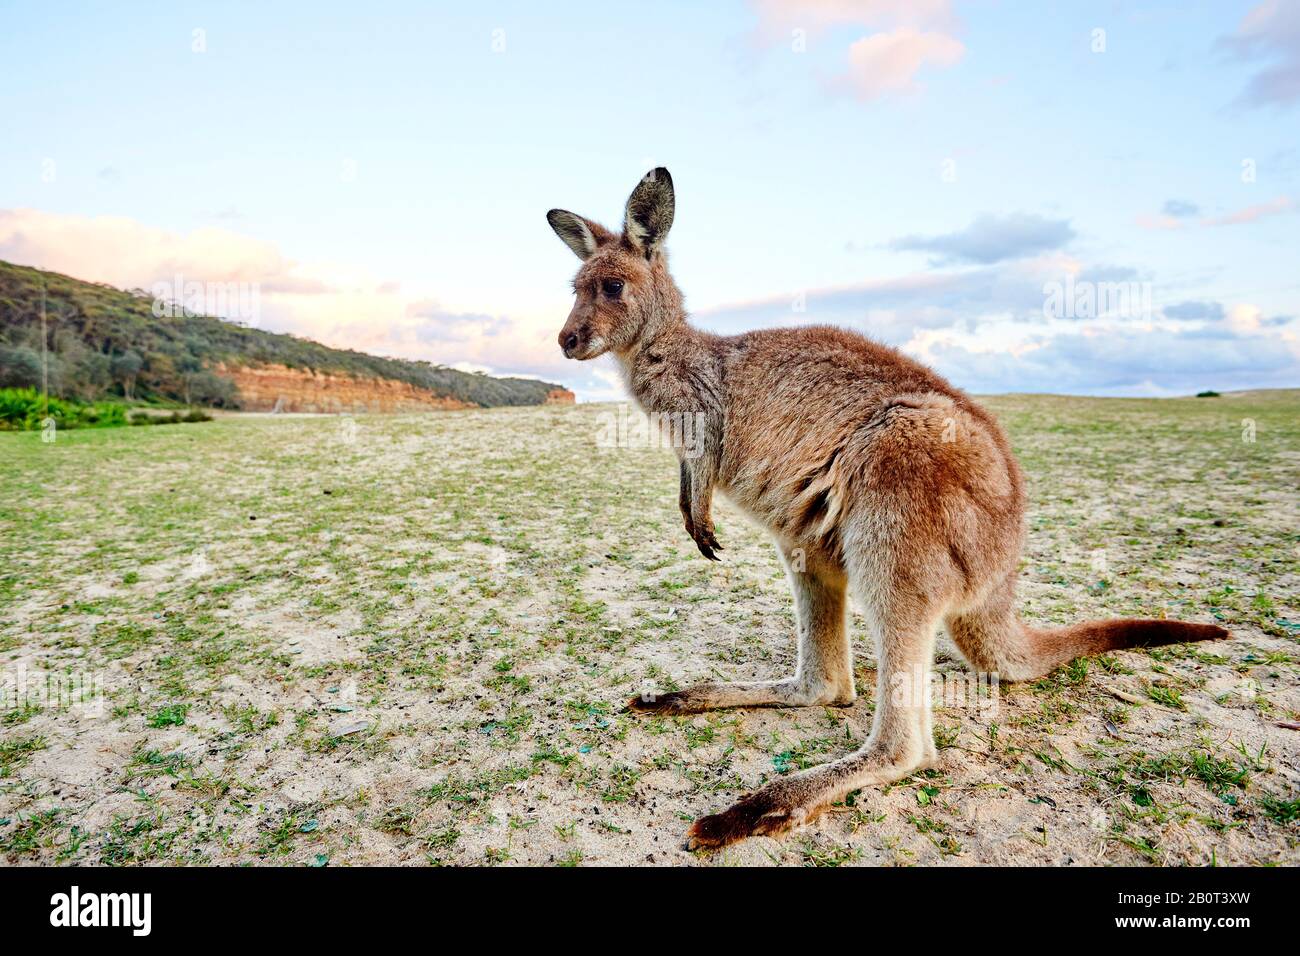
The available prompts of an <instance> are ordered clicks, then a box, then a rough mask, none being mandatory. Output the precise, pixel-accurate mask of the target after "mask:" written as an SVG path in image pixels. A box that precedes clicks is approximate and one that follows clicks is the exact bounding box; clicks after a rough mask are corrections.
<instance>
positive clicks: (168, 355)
mask: <svg viewBox="0 0 1300 956" xmlns="http://www.w3.org/2000/svg"><path fill="white" fill-rule="evenodd" d="M42 285H43V286H44V288H45V316H46V333H45V336H46V340H45V345H46V348H47V349H48V361H47V369H46V372H47V374H48V387H49V390H50V393H51V394H54V395H58V396H60V397H65V398H77V399H82V400H87V401H90V400H96V399H103V398H108V397H119V398H123V399H127V400H133V401H155V402H183V403H185V404H197V405H208V406H213V407H218V408H241V409H245V410H253V411H270V410H273V409H275V410H280V411H335V412H337V411H358V412H360V411H376V412H389V411H416V410H423V409H446V408H466V407H471V406H481V407H485V408H487V407H494V406H501V405H542V404H551V403H568V402H572V401H573V395H572V393H570V392H568V391H566V390H565V389H563V388H562V387H561V386H558V385H554V384H551V383H548V382H540V381H536V380H534V379H524V378H494V377H492V376H489V375H482V374H474V373H469V372H462V371H459V370H457V369H451V368H447V367H445V366H442V365H434V364H432V363H429V362H415V361H408V360H405V359H391V358H382V357H379V356H375V355H367V354H366V353H364V352H354V351H351V350H344V349H333V348H329V347H328V346H325V345H321V344H320V343H319V342H313V341H311V340H309V339H303V338H298V337H297V336H294V335H284V334H280V333H275V332H267V331H264V330H262V329H254V328H248V327H246V326H242V325H238V324H236V323H234V322H228V321H225V320H223V319H218V318H213V317H211V316H205V315H193V314H189V313H186V314H182V315H178V316H175V317H172V316H163V317H159V316H156V315H155V314H154V308H153V299H152V298H151V297H150V296H149V295H147V294H146V293H144V292H141V291H139V290H134V291H130V292H126V291H123V290H121V289H115V288H113V287H112V286H108V285H101V284H99V283H93V282H83V281H81V280H79V279H74V278H71V277H69V276H65V275H60V274H59V273H56V272H43V271H41V270H38V269H31V268H27V267H25V266H17V265H13V264H11V263H8V262H0V387H5V386H13V387H25V386H33V387H38V388H39V387H41V385H42V381H43V375H42V359H41V351H42V350H41V288H42Z"/></svg>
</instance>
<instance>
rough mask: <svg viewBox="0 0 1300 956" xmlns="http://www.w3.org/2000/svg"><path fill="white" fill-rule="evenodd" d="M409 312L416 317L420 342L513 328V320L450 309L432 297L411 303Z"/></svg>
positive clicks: (468, 338) (466, 338)
mask: <svg viewBox="0 0 1300 956" xmlns="http://www.w3.org/2000/svg"><path fill="white" fill-rule="evenodd" d="M406 314H407V316H408V317H409V318H412V319H415V320H417V324H416V325H415V326H414V332H415V337H416V338H417V339H419V340H420V341H421V342H438V343H447V342H469V341H472V340H474V339H477V338H479V337H481V336H487V337H489V338H492V337H495V336H499V335H504V334H506V333H508V332H510V331H511V330H512V329H513V328H514V323H513V322H511V321H510V319H508V318H505V317H503V316H492V315H484V314H481V313H470V312H448V311H447V310H445V309H443V308H442V307H441V306H439V305H438V303H437V302H435V301H433V300H432V299H423V300H421V301H419V302H412V303H411V304H410V305H408V306H407V307H406Z"/></svg>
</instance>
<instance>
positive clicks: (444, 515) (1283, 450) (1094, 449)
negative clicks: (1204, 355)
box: [0, 392, 1300, 866]
mask: <svg viewBox="0 0 1300 956" xmlns="http://www.w3.org/2000/svg"><path fill="white" fill-rule="evenodd" d="M988 404H989V405H990V407H991V408H992V409H993V410H994V411H995V412H996V413H997V414H998V415H999V416H1000V417H1001V418H1002V420H1003V421H1004V422H1005V423H1006V424H1007V427H1008V429H1009V431H1010V433H1011V435H1012V439H1013V442H1014V444H1015V446H1016V450H1017V453H1018V454H1019V456H1020V458H1021V462H1022V464H1023V465H1024V469H1025V472H1026V477H1027V480H1028V482H1029V495H1030V501H1031V506H1030V510H1029V515H1028V519H1027V531H1028V534H1027V542H1026V549H1025V555H1024V561H1023V563H1022V568H1021V582H1020V591H1021V606H1022V608H1023V611H1024V614H1025V616H1026V618H1027V619H1029V620H1031V621H1033V622H1034V623H1036V624H1040V625H1052V624H1061V623H1065V622H1069V621H1074V620H1080V619H1083V618H1092V617H1113V616H1120V615H1136V616H1144V617H1146V616H1160V615H1167V616H1170V617H1180V618H1186V619H1190V620H1200V621H1214V620H1217V621H1221V622H1222V623H1223V624H1224V626H1226V627H1228V628H1229V629H1230V630H1231V631H1232V634H1233V637H1232V639H1231V640H1229V641H1225V642H1222V643H1218V644H1214V645H1189V646H1175V647H1167V648H1153V649H1151V650H1149V651H1132V652H1121V653H1115V654H1111V655H1108V656H1106V657H1104V658H1099V659H1094V660H1091V661H1077V662H1072V663H1071V664H1068V665H1066V666H1065V667H1062V668H1059V669H1058V670H1057V671H1055V672H1054V673H1052V674H1050V675H1048V676H1046V677H1044V678H1042V679H1041V680H1038V681H1034V682H1032V683H1029V684H1024V685H1017V686H1002V687H999V688H997V689H996V693H995V694H994V695H993V697H992V699H991V700H990V699H989V698H988V697H987V696H985V697H981V698H980V699H978V700H976V699H974V698H971V699H966V698H963V695H962V693H960V692H959V693H957V694H955V695H953V696H951V697H950V696H949V695H947V694H945V696H944V698H943V700H942V701H941V705H940V706H939V707H938V709H937V710H936V714H935V720H934V726H935V736H936V743H937V744H938V746H939V747H940V748H941V763H940V766H939V767H938V768H936V769H934V770H932V771H928V772H926V773H924V774H918V775H914V776H913V777H911V778H909V779H908V780H905V781H900V782H899V783H897V784H895V785H893V786H890V787H885V788H867V789H865V790H862V791H859V792H857V793H855V794H851V795H850V796H849V797H847V798H846V799H845V802H844V804H843V805H839V806H836V807H834V808H832V809H831V811H829V812H828V813H826V814H825V815H823V817H822V818H821V819H820V820H819V822H818V823H817V824H816V825H815V826H814V827H812V828H809V829H808V830H806V831H801V832H799V833H797V834H793V835H791V836H790V837H789V838H788V839H786V840H782V841H773V840H768V839H759V840H752V841H748V842H746V843H744V844H741V845H739V846H736V847H732V848H729V849H728V850H726V851H724V852H723V853H719V854H713V855H707V854H699V855H693V854H690V853H687V852H686V851H685V850H683V849H682V835H683V832H684V830H685V828H686V826H687V824H688V822H689V821H690V820H691V819H693V818H694V817H695V816H697V815H699V814H702V813H706V812H710V811H716V810H718V809H721V808H722V807H724V806H725V805H727V804H728V803H729V802H730V801H732V800H734V799H735V798H736V797H737V796H739V795H740V794H741V793H743V792H745V791H747V790H749V789H751V788H753V787H754V786H755V785H757V784H759V783H761V782H763V781H765V780H769V779H774V778H776V777H777V776H779V775H781V774H787V773H792V772H797V771H798V770H800V769H802V768H805V767H809V766H815V765H816V764H819V763H821V762H823V761H826V760H831V759H835V758H836V757H839V756H842V755H844V754H846V753H849V752H851V751H852V750H853V749H854V748H855V747H856V746H857V745H858V744H859V743H860V741H861V740H862V739H863V737H864V735H865V734H866V732H867V731H868V729H869V728H870V722H871V714H872V711H873V697H874V684H875V657H874V650H873V649H872V648H871V647H869V646H868V645H867V644H866V642H865V641H864V639H863V633H864V628H863V624H862V621H861V620H859V619H857V618H856V617H855V620H854V624H853V627H854V634H855V641H856V643H855V653H856V656H857V680H858V686H859V692H860V693H859V699H858V702H857V703H856V704H855V705H854V706H853V707H852V708H848V709H843V710H841V709H836V708H808V709H803V710H754V711H733V712H719V713H711V714H703V715H693V716H690V717H670V718H663V717H651V718H634V717H632V716H629V715H627V714H624V713H623V712H622V710H621V707H622V704H623V702H624V701H625V700H626V699H627V698H629V697H630V696H632V695H634V694H637V693H641V692H643V691H644V692H656V691H664V690H671V689H674V688H677V687H682V686H686V685H689V684H691V683H693V682H696V681H700V680H717V679H727V678H739V679H761V678H770V677H778V676H783V675H785V674H788V673H790V672H791V671H792V670H793V667H794V653H793V640H792V633H793V628H794V619H793V612H792V608H791V604H790V599H789V596H788V594H787V591H786V585H785V582H784V577H783V573H782V571H781V569H780V566H779V564H778V562H777V560H776V556H775V553H774V551H773V549H772V547H771V545H770V543H769V542H768V541H767V539H766V537H765V535H764V534H763V532H762V531H761V530H760V529H756V528H754V527H752V526H751V525H749V524H748V523H747V522H745V521H744V520H743V519H742V518H741V517H740V516H739V515H738V514H737V512H736V511H735V510H734V509H732V508H731V507H730V506H729V505H727V504H726V503H724V502H719V504H718V506H717V509H716V511H717V523H718V534H719V538H720V539H721V540H722V541H723V543H724V544H725V545H726V546H727V550H726V552H725V554H724V561H723V563H722V564H721V565H713V564H711V563H709V562H705V561H704V560H702V559H701V558H699V556H698V555H697V553H696V552H695V549H694V546H693V545H692V544H691V542H690V541H689V539H687V538H686V535H685V534H684V532H682V530H681V524H680V519H679V517H678V514H677V504H676V502H677V471H676V467H675V465H674V463H673V462H672V460H671V457H670V456H669V455H667V454H666V453H664V452H660V451H628V450H622V451H616V450H602V449H598V448H596V438H597V436H598V434H599V433H600V429H601V427H602V421H601V416H602V415H603V414H608V413H609V411H610V410H609V409H608V408H602V407H599V406H596V407H578V408H562V407H542V408H521V409H499V410H492V411H474V412H465V413H454V414H444V415H426V416H409V417H405V416H404V417H391V418H381V417H360V418H357V419H355V420H354V423H353V424H351V425H348V424H346V423H344V422H343V421H341V420H339V419H333V418H289V419H276V418H269V417H224V418H219V419H218V420H216V421H214V422H212V423H210V424H207V425H205V426H204V427H203V428H202V429H194V428H186V427H183V426H170V425H161V426H159V427H156V428H144V429H104V430H79V431H73V432H67V433H60V434H59V435H58V437H57V440H56V441H55V442H54V443H53V444H44V443H42V442H41V441H40V436H39V435H36V434H25V433H5V434H0V667H3V668H4V669H5V671H6V672H8V671H9V670H10V669H14V670H16V669H17V668H19V667H20V666H21V667H23V668H25V669H26V670H27V671H28V672H34V671H39V672H42V673H46V674H58V675H64V676H69V675H83V676H89V677H90V678H93V679H94V680H97V681H98V684H97V685H95V684H92V685H91V686H98V687H101V688H102V690H103V695H102V697H99V698H97V699H96V700H94V701H93V702H92V703H93V705H94V706H87V705H85V703H84V702H80V703H78V702H72V701H68V700H64V699H52V700H38V701H25V702H23V704H22V706H14V707H10V708H8V709H6V710H4V711H3V712H0V858H2V859H3V860H4V861H5V862H7V863H64V862H66V863H88V864H109V865H138V864H145V863H185V864H234V863H254V864H257V863H266V864H285V863H290V864H295V865H304V866H324V865H331V866H335V865H346V864H359V863H410V864H421V865H427V864H473V865H509V864H512V863H532V864H545V865H556V866H576V865H595V864H602V863H610V862H616V863H629V864H645V865H651V864H654V865H658V864H665V863H687V864H700V865H710V864H727V863H732V862H739V863H754V864H767V863H782V864H791V865H799V864H804V865H811V866H839V865H861V864H882V863H883V864H891V865H893V864H899V865H926V864H933V863H944V864H950V865H977V864H987V863H999V864H1004V863H1012V864H1035V865H1066V864H1067V863H1099V864H1143V863H1150V864H1161V865H1202V864H1208V863H1210V862H1217V863H1219V864H1247V863H1249V864H1258V863H1286V864H1295V863H1297V862H1300V831H1297V827H1296V819H1297V811H1296V800H1295V796H1296V794H1295V788H1294V780H1295V779H1296V774H1297V771H1300V759H1298V753H1300V732H1297V731H1294V730H1290V729H1287V727H1286V726H1285V725H1287V724H1294V723H1296V722H1298V721H1300V690H1298V684H1297V675H1298V673H1300V647H1298V646H1297V642H1298V641H1300V606H1298V604H1297V600H1298V599H1297V595H1300V574H1298V571H1297V564H1298V560H1297V559H1298V558H1300V552H1298V551H1297V549H1298V548H1300V535H1298V534H1297V531H1296V523H1295V488H1296V486H1297V484H1300V481H1298V479H1300V414H1298V413H1300V393H1297V392H1267V393H1256V394H1235V395H1224V396H1221V397H1219V398H1216V399H1215V400H1214V401H1204V400H1202V401H1197V400H1195V399H1185V400H1181V399H1180V400H1168V401H1147V400H1103V399H1080V398H1058V397H1049V396H1038V397H1024V396H1007V397H998V398H994V399H990V400H989V401H988ZM1246 421H1250V422H1253V426H1254V430H1253V436H1254V441H1253V442H1250V441H1243V435H1245V436H1249V435H1250V434H1251V432H1250V431H1249V429H1246V428H1245V427H1244V425H1243V422H1246ZM936 669H937V671H938V673H939V674H940V675H941V676H943V677H944V679H945V682H946V683H945V686H946V687H949V688H956V689H958V690H960V689H961V688H962V687H964V686H965V685H963V684H961V683H960V681H961V679H962V678H963V675H965V674H966V673H967V672H966V671H965V668H964V665H962V664H961V662H960V659H959V657H958V655H957V654H956V651H955V649H954V648H953V647H952V646H951V645H950V644H949V643H948V642H947V640H946V638H941V639H940V642H939V646H938V653H937V655H936Z"/></svg>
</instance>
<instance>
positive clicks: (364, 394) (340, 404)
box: [215, 365, 573, 414]
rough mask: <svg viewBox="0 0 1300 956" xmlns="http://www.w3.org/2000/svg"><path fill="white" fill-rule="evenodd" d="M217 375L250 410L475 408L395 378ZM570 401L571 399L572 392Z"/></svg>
mask: <svg viewBox="0 0 1300 956" xmlns="http://www.w3.org/2000/svg"><path fill="white" fill-rule="evenodd" d="M215 371H216V373H217V374H218V375H220V376H221V377H222V378H228V379H230V380H231V381H233V382H234V383H235V386H236V387H237V388H238V389H239V398H240V404H241V405H242V407H243V408H244V410H245V411H250V412H273V411H280V412H331V413H339V412H347V413H351V414H363V413H366V412H371V413H388V412H429V411H451V410H454V409H458V408H476V407H477V406H475V405H474V404H472V403H470V402H462V401H460V400H459V399H456V398H451V397H449V396H446V395H438V394H437V393H435V392H431V391H429V390H428V389H426V388H418V387H417V386H415V385H411V384H409V383H407V382H400V381H397V380H396V379H391V378H360V377H357V376H352V375H333V374H330V373H328V372H313V371H311V370H310V369H302V368H289V367H288V366H285V365H218V366H217V367H216V369H215ZM555 391H564V390H563V389H556V390H555ZM552 394H554V392H552ZM568 400H569V401H573V397H572V393H569V399H568ZM550 401H551V399H550V396H549V395H548V396H547V402H548V403H550Z"/></svg>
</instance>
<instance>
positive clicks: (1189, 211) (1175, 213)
mask: <svg viewBox="0 0 1300 956" xmlns="http://www.w3.org/2000/svg"><path fill="white" fill-rule="evenodd" d="M1160 211H1161V212H1162V213H1164V214H1165V215H1166V216H1172V217H1173V218H1175V219H1189V218H1191V217H1192V216H1195V215H1196V214H1197V213H1199V212H1200V211H1201V207H1200V206H1198V205H1196V203H1194V202H1188V201H1187V200H1185V199H1167V200H1165V204H1164V206H1162V207H1161V208H1160Z"/></svg>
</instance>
